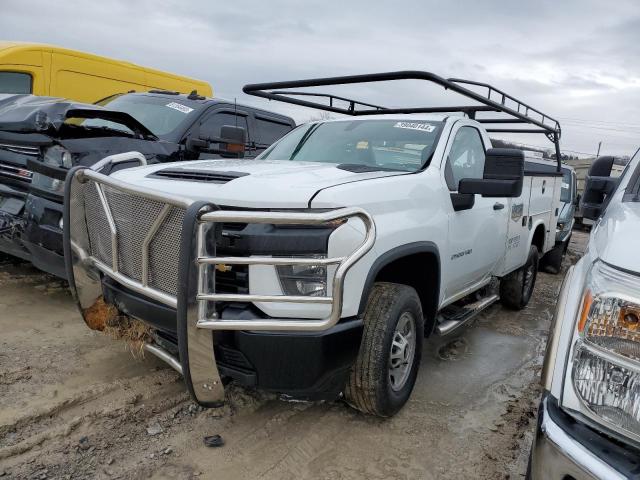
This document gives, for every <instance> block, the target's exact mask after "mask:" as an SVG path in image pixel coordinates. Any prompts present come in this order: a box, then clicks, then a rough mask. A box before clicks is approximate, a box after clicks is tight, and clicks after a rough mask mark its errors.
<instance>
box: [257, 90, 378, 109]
mask: <svg viewBox="0 0 640 480" xmlns="http://www.w3.org/2000/svg"><path fill="white" fill-rule="evenodd" d="M269 93H271V94H272V95H298V96H301V97H323V98H328V99H329V106H331V107H333V102H334V101H335V100H340V101H343V102H347V103H349V109H350V110H353V109H354V108H353V107H355V106H356V105H362V106H363V107H371V108H375V109H376V110H377V111H380V110H385V107H381V106H380V105H373V104H372V103H365V102H360V101H356V100H352V99H350V98H345V97H340V96H338V95H332V94H330V93H315V92H292V91H287V90H279V91H278V90H273V91H271V92H269Z"/></svg>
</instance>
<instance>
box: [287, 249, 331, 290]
mask: <svg viewBox="0 0 640 480" xmlns="http://www.w3.org/2000/svg"><path fill="white" fill-rule="evenodd" d="M318 258H324V257H318ZM277 269H278V277H279V278H280V284H281V285H282V291H283V292H284V294H285V295H295V296H299V295H304V296H311V297H324V296H326V295H327V267H326V266H325V265H278V267H277Z"/></svg>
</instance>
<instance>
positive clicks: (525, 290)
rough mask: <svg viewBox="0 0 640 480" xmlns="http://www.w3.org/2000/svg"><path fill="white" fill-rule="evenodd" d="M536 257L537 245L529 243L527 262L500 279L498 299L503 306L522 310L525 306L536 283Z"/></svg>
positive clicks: (537, 256)
mask: <svg viewBox="0 0 640 480" xmlns="http://www.w3.org/2000/svg"><path fill="white" fill-rule="evenodd" d="M538 258H539V255H538V249H537V247H536V246H535V245H531V247H529V256H528V257H527V262H526V263H525V264H524V265H523V266H522V267H520V268H519V269H518V270H516V271H515V272H512V273H510V274H509V275H507V276H506V277H503V278H502V280H500V301H501V302H502V304H503V305H504V306H505V307H508V308H511V309H513V310H522V309H523V308H524V307H526V306H527V303H529V300H530V299H531V294H532V293H533V287H534V286H535V284H536V277H537V275H538Z"/></svg>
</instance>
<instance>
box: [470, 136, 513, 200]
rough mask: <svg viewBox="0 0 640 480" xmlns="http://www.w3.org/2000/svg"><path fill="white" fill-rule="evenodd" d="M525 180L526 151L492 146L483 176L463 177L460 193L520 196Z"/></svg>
mask: <svg viewBox="0 0 640 480" xmlns="http://www.w3.org/2000/svg"><path fill="white" fill-rule="evenodd" d="M523 181H524V152H523V151H522V150H517V149H514V148H490V149H489V150H487V153H486V155H485V160H484V171H483V173H482V178H463V179H462V180H460V183H459V185H458V192H459V193H467V194H468V193H478V194H480V195H482V196H483V197H519V196H520V195H521V194H522V184H523Z"/></svg>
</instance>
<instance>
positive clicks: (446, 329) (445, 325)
mask: <svg viewBox="0 0 640 480" xmlns="http://www.w3.org/2000/svg"><path fill="white" fill-rule="evenodd" d="M499 298H500V297H499V296H498V295H495V294H494V295H490V296H488V297H486V298H483V299H480V300H478V301H477V302H474V303H472V304H470V305H465V307H464V309H465V310H466V312H465V313H464V315H460V314H456V315H455V320H447V319H446V317H444V316H442V315H438V318H441V319H442V320H441V321H440V322H439V323H438V325H437V326H436V334H438V335H441V336H444V335H449V334H450V333H451V332H453V331H454V330H457V329H458V328H459V327H461V326H462V325H464V324H465V323H467V322H468V321H469V320H471V319H472V318H474V317H475V316H476V315H478V314H479V313H480V312H482V311H483V310H484V309H486V308H487V307H489V306H490V305H491V304H493V303H494V302H496V301H497V300H498V299H499Z"/></svg>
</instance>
